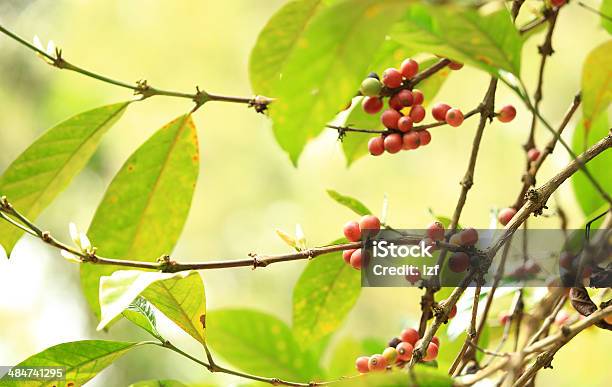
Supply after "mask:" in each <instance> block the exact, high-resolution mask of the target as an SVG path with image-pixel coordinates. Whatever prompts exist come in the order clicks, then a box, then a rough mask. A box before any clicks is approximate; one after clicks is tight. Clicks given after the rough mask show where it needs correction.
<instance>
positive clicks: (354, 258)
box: [350, 249, 363, 270]
mask: <svg viewBox="0 0 612 387" xmlns="http://www.w3.org/2000/svg"><path fill="white" fill-rule="evenodd" d="M362 261H363V254H362V252H361V249H357V250H355V251H353V254H351V261H350V264H351V266H353V269H356V270H361V264H362Z"/></svg>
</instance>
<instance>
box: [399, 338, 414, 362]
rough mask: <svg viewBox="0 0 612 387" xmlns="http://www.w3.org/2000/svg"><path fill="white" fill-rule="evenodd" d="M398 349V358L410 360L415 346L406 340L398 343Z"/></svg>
mask: <svg viewBox="0 0 612 387" xmlns="http://www.w3.org/2000/svg"><path fill="white" fill-rule="evenodd" d="M396 350H397V360H401V361H410V359H411V358H412V351H413V350H414V346H413V345H412V344H410V343H408V342H405V341H404V342H401V343H399V344H398V345H397V347H396Z"/></svg>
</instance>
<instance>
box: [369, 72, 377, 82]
mask: <svg viewBox="0 0 612 387" xmlns="http://www.w3.org/2000/svg"><path fill="white" fill-rule="evenodd" d="M368 78H375V79H378V80H379V81H380V77H379V76H378V74H376V73H375V72H374V71H371V72H370V73H369V74H368Z"/></svg>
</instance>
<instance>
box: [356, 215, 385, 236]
mask: <svg viewBox="0 0 612 387" xmlns="http://www.w3.org/2000/svg"><path fill="white" fill-rule="evenodd" d="M359 228H360V229H361V231H362V232H363V231H364V230H368V231H375V232H378V231H380V219H378V217H376V216H374V215H365V216H363V217H362V218H361V219H360V220H359Z"/></svg>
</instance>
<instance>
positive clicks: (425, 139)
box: [418, 130, 431, 146]
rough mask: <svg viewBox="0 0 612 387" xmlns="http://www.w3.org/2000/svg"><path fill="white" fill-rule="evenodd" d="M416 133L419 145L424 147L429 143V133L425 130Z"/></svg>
mask: <svg viewBox="0 0 612 387" xmlns="http://www.w3.org/2000/svg"><path fill="white" fill-rule="evenodd" d="M418 133H419V141H420V143H421V145H423V146H425V145H427V144H429V143H430V142H431V133H429V132H428V131H427V130H421V131H419V132H418Z"/></svg>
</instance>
